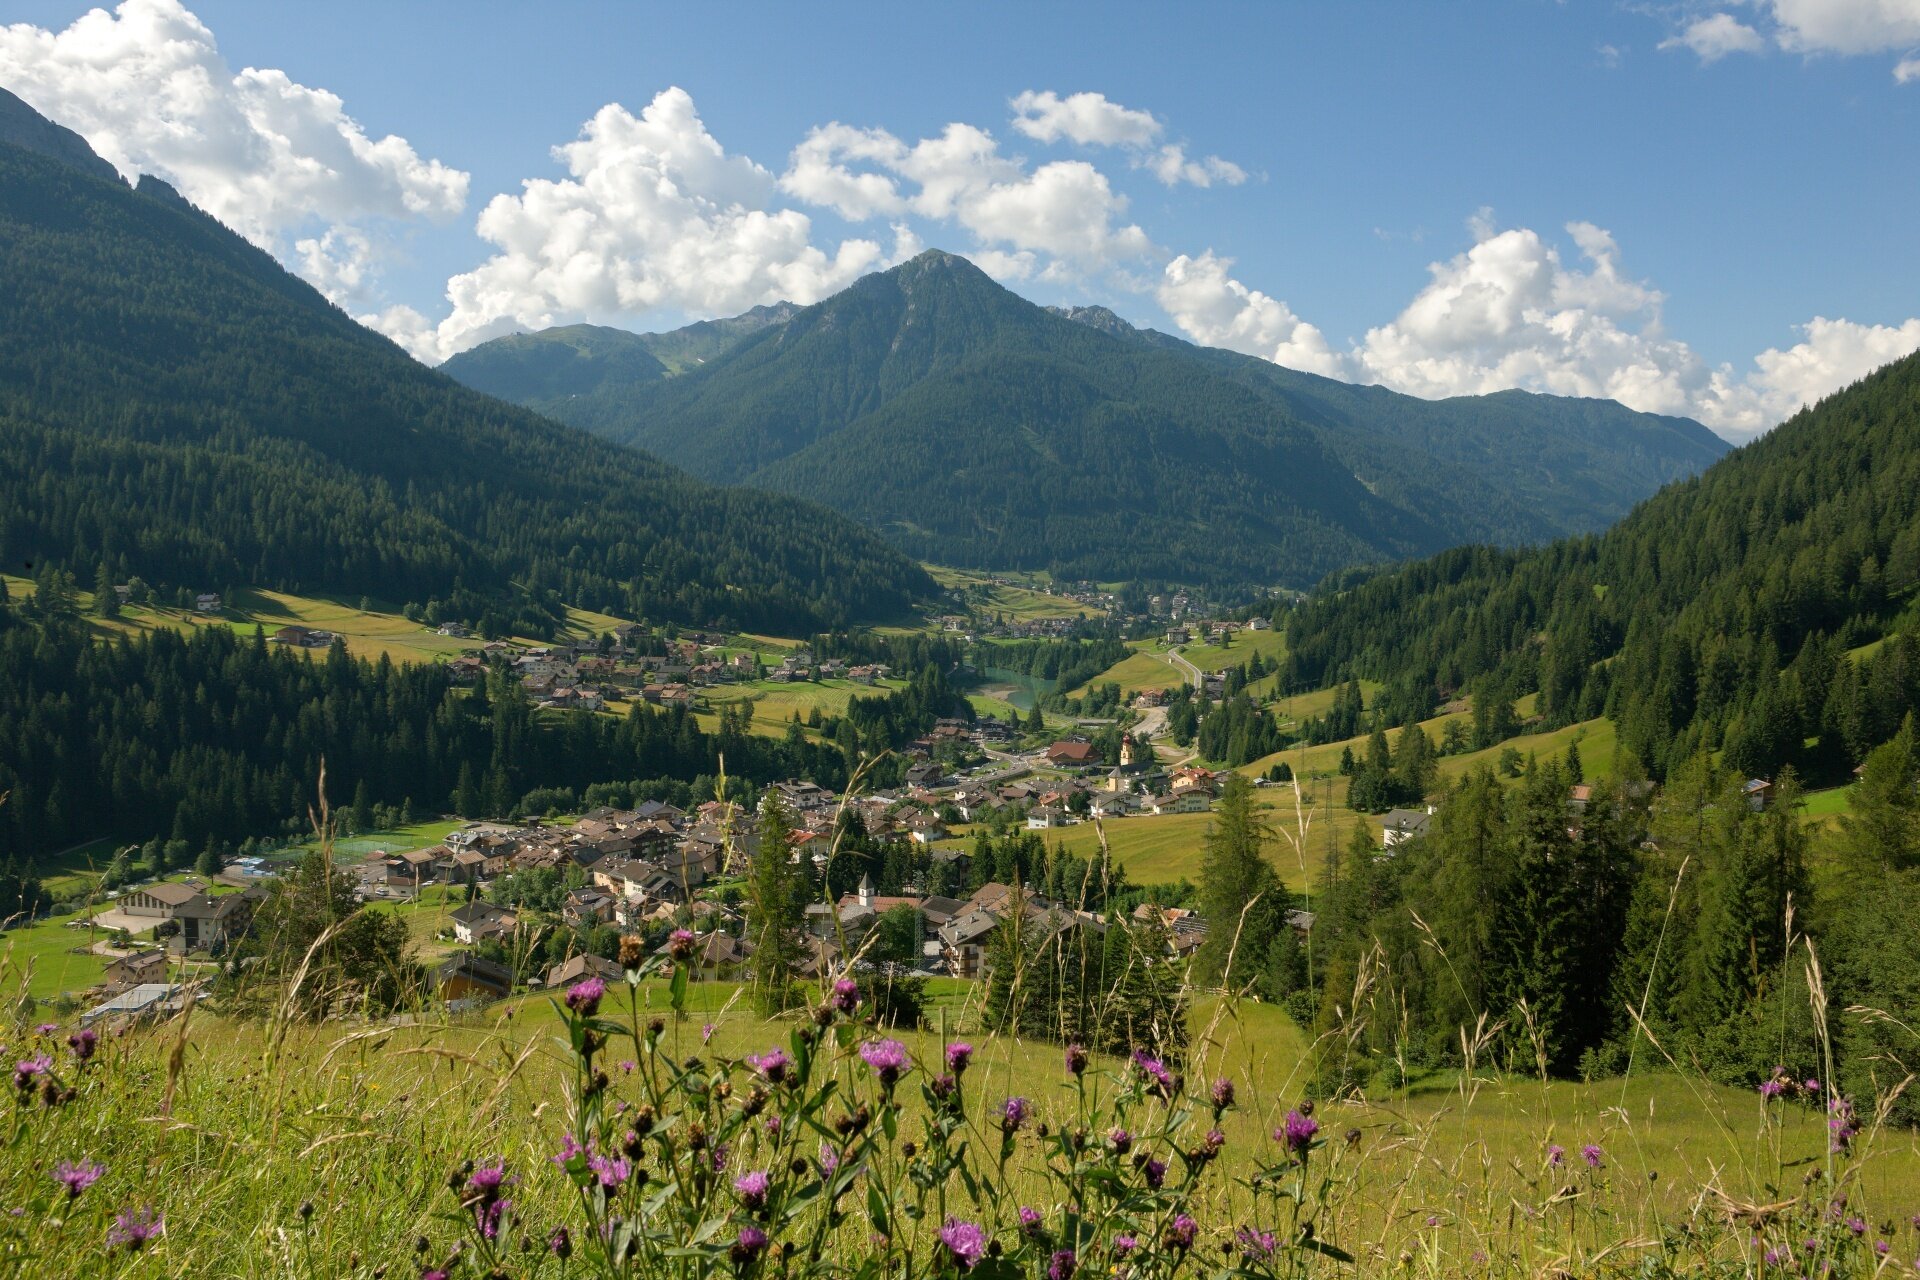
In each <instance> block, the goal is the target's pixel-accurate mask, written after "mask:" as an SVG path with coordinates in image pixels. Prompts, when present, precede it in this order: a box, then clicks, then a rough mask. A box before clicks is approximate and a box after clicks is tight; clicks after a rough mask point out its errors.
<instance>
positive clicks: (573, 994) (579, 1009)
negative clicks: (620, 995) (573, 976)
mask: <svg viewBox="0 0 1920 1280" xmlns="http://www.w3.org/2000/svg"><path fill="white" fill-rule="evenodd" d="M605 994H607V984H606V983H605V982H604V981H603V980H601V979H599V978H582V979H581V980H580V981H578V982H576V983H574V984H573V985H572V986H570V987H568V988H567V1008H569V1009H571V1010H573V1011H574V1012H575V1013H577V1014H579V1015H580V1016H581V1017H583V1018H591V1017H592V1016H593V1015H594V1014H596V1013H598V1012H600V997H601V996H604V995H605Z"/></svg>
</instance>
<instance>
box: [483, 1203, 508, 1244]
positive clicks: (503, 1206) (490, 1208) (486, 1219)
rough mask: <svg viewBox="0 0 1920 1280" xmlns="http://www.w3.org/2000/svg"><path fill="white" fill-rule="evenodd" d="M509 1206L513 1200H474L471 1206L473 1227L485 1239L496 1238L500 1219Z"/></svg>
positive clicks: (498, 1233) (498, 1232) (498, 1234)
mask: <svg viewBox="0 0 1920 1280" xmlns="http://www.w3.org/2000/svg"><path fill="white" fill-rule="evenodd" d="M511 1208H513V1201H511V1200H481V1201H477V1202H475V1204H474V1206H473V1225H474V1229H475V1230H477V1231H478V1232H479V1233H480V1235H481V1236H482V1237H483V1238H485V1239H487V1240H495V1239H498V1238H499V1236H500V1219H501V1218H502V1217H504V1216H505V1215H506V1212H507V1210H509V1209H511Z"/></svg>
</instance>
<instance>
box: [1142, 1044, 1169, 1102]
mask: <svg viewBox="0 0 1920 1280" xmlns="http://www.w3.org/2000/svg"><path fill="white" fill-rule="evenodd" d="M1133 1065H1134V1066H1135V1067H1136V1068H1138V1069H1139V1071H1140V1074H1141V1075H1143V1076H1145V1077H1146V1078H1147V1079H1149V1080H1151V1081H1152V1082H1153V1087H1154V1088H1155V1089H1157V1090H1158V1091H1159V1093H1160V1096H1161V1097H1163V1098H1164V1097H1166V1096H1167V1095H1168V1094H1170V1093H1172V1092H1173V1073H1172V1072H1170V1071H1168V1070H1167V1064H1166V1063H1164V1062H1162V1061H1160V1059H1158V1058H1151V1057H1148V1056H1147V1053H1146V1050H1144V1049H1135V1050H1134V1051H1133Z"/></svg>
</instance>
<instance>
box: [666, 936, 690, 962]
mask: <svg viewBox="0 0 1920 1280" xmlns="http://www.w3.org/2000/svg"><path fill="white" fill-rule="evenodd" d="M667 954H668V955H670V956H672V957H673V958H674V959H675V960H685V959H686V958H687V957H688V956H690V955H692V954H693V932H692V930H690V929H675V930H674V931H673V932H672V933H670V934H668V935H667Z"/></svg>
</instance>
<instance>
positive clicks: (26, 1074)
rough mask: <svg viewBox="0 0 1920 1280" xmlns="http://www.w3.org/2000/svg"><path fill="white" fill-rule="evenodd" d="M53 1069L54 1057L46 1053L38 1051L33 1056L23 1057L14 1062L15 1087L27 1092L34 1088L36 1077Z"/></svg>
mask: <svg viewBox="0 0 1920 1280" xmlns="http://www.w3.org/2000/svg"><path fill="white" fill-rule="evenodd" d="M51 1070H53V1059H52V1058H50V1057H48V1056H47V1055H46V1054H44V1053H36V1054H34V1055H33V1056H32V1057H31V1058H22V1059H20V1061H18V1062H16V1063H14V1064H13V1087H14V1088H16V1089H18V1090H20V1092H22V1093H25V1092H26V1091H27V1090H29V1089H31V1088H33V1082H34V1080H35V1078H36V1077H39V1076H43V1075H45V1074H47V1072H49V1071H51Z"/></svg>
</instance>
